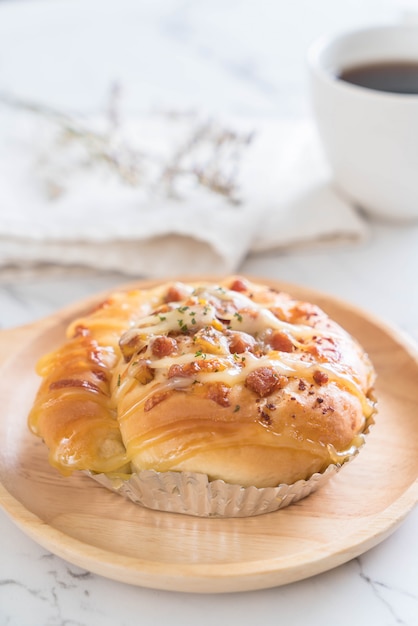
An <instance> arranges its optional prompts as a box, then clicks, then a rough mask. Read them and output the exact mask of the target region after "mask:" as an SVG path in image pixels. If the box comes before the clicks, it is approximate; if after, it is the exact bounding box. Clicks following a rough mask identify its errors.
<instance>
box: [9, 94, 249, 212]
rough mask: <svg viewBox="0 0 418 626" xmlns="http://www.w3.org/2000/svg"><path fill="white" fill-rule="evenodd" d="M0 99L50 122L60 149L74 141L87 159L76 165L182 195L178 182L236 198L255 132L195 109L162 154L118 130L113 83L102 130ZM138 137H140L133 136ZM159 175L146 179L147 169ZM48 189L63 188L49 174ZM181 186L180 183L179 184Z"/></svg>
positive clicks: (117, 103)
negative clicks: (238, 129)
mask: <svg viewBox="0 0 418 626" xmlns="http://www.w3.org/2000/svg"><path fill="white" fill-rule="evenodd" d="M0 103H3V104H5V105H8V106H9V107H12V108H14V109H20V110H25V111H28V112H31V113H33V114H36V115H39V116H41V117H43V118H44V119H46V120H48V121H50V122H52V123H54V124H55V125H56V127H57V129H58V131H59V135H58V138H57V140H58V143H57V145H59V146H60V148H61V150H63V149H65V147H69V146H70V145H74V144H75V143H76V144H78V145H79V146H80V147H82V148H83V150H84V155H85V159H84V160H82V162H80V163H79V166H81V167H85V166H86V165H89V166H94V165H96V166H97V165H104V166H106V167H107V168H108V170H109V171H110V172H113V174H116V176H117V177H118V178H119V180H120V181H121V182H123V183H124V184H127V185H130V186H133V187H139V186H142V187H147V188H148V190H152V191H153V192H154V193H157V194H161V193H163V194H164V195H165V196H166V197H169V198H175V199H182V197H184V189H183V192H181V191H180V188H182V182H184V181H185V180H186V181H187V182H188V183H189V185H190V184H191V183H192V184H194V185H196V186H200V187H203V188H205V189H207V190H209V191H210V192H212V193H214V194H217V195H220V196H222V197H223V198H224V199H226V200H227V201H228V202H229V203H231V204H234V205H237V204H239V203H240V201H241V200H240V198H239V194H238V174H239V166H240V160H241V157H242V154H243V150H244V149H245V148H246V147H247V146H248V145H249V144H250V143H251V141H252V139H253V134H252V133H249V134H242V135H241V134H239V133H237V132H235V131H232V130H230V129H228V128H224V127H223V126H222V125H220V124H219V123H217V122H215V121H213V120H209V121H208V120H206V121H202V120H201V119H199V116H197V115H196V114H193V113H188V114H186V116H184V115H183V118H182V119H183V120H184V119H185V118H187V122H188V123H187V137H186V139H185V140H184V141H183V142H181V144H180V146H174V148H172V149H171V150H170V153H169V155H168V156H167V155H166V156H165V157H164V158H163V159H162V158H161V157H158V156H157V155H155V154H152V153H150V152H149V150H148V151H146V150H145V149H140V148H139V147H138V146H137V145H135V147H133V146H132V145H131V144H130V143H128V141H127V140H126V138H125V137H124V136H123V133H122V132H121V129H122V122H121V114H120V87H119V86H118V85H114V86H113V87H112V89H111V91H110V95H109V103H108V107H107V110H106V112H105V115H104V121H105V125H104V129H102V130H100V131H99V130H96V128H95V127H93V126H92V122H91V120H87V119H86V118H83V117H80V116H76V115H70V114H68V113H64V112H62V111H58V110H56V109H53V108H51V107H48V106H45V105H41V104H38V103H34V102H30V101H26V100H22V99H19V98H16V97H14V96H10V95H8V94H2V93H0ZM165 119H166V121H171V123H173V124H175V123H176V119H178V116H176V115H173V114H172V113H171V114H167V113H166V114H165ZM137 139H138V138H137ZM152 168H153V169H154V170H155V169H156V170H157V174H156V176H154V179H153V180H150V175H149V171H150V169H152ZM46 182H47V189H48V195H49V197H51V198H54V197H58V196H59V195H61V194H62V193H64V192H65V189H64V188H63V186H62V185H61V184H60V182H59V181H57V180H54V179H53V178H52V179H51V178H50V177H48V180H47V181H46ZM183 188H184V185H183Z"/></svg>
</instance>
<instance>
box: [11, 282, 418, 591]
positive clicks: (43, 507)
mask: <svg viewBox="0 0 418 626" xmlns="http://www.w3.org/2000/svg"><path fill="white" fill-rule="evenodd" d="M204 278H208V277H204ZM250 278H251V279H252V280H259V281H262V282H264V283H266V284H270V285H272V286H274V287H276V288H279V289H283V290H285V291H288V292H289V293H291V294H292V295H293V296H294V297H296V298H300V299H303V300H309V301H312V302H315V303H316V304H318V305H319V306H321V307H322V308H323V309H324V310H325V311H326V312H327V313H328V314H329V315H331V317H333V318H334V319H335V320H336V321H337V322H339V323H340V324H341V325H343V326H344V327H345V328H346V329H347V330H348V331H349V332H350V333H352V334H353V335H354V336H355V337H356V338H357V339H358V340H359V341H360V343H361V344H362V345H363V346H364V348H365V349H366V350H367V352H368V353H369V355H370V357H371V359H372V361H373V363H374V365H375V367H376V370H377V373H378V381H377V388H376V392H377V396H378V409H379V410H378V415H377V417H376V424H375V426H374V427H373V428H372V430H371V432H370V434H369V436H368V439H367V442H366V445H365V446H364V448H363V449H362V450H361V452H360V454H359V455H358V457H356V458H355V459H354V460H353V461H352V462H351V463H349V464H348V465H347V466H345V467H344V468H343V469H342V470H341V472H340V473H339V474H337V476H336V477H334V478H333V479H332V480H331V481H330V482H329V483H328V484H327V485H326V486H325V487H323V488H322V489H321V490H320V491H318V492H317V493H315V494H313V495H311V496H309V497H308V498H306V499H304V500H302V501H301V502H299V503H296V504H294V505H292V506H290V507H288V508H286V509H283V510H280V511H277V512H275V513H269V514H266V515H261V516H257V517H251V518H246V519H202V518H195V517H191V516H185V515H178V514H171V513H161V512H157V511H151V510H147V509H144V508H141V507H139V506H137V505H135V504H133V503H131V502H128V501H125V500H124V499H122V498H121V497H120V496H118V495H116V494H113V493H111V492H109V491H107V490H106V489H104V488H103V487H101V486H100V485H98V484H96V483H95V482H94V481H92V480H91V479H89V478H88V477H86V476H83V475H73V476H71V477H69V478H68V477H62V476H61V475H60V474H58V473H57V472H56V470H54V469H53V468H51V467H50V466H49V464H48V461H47V450H46V448H45V446H44V444H43V443H42V441H40V440H39V439H37V438H36V437H34V436H33V435H32V434H31V433H30V432H29V430H28V428H27V415H28V412H29V409H30V406H31V404H32V401H33V398H34V394H35V392H36V389H37V387H38V385H39V380H38V378H37V376H36V374H35V372H34V367H35V363H36V361H37V359H38V358H39V357H40V356H41V355H42V354H44V353H45V352H47V351H49V350H51V349H53V348H55V347H56V346H57V345H58V344H59V343H60V342H62V341H63V339H64V332H65V328H66V326H67V324H68V322H69V320H71V319H72V318H73V317H74V316H75V315H78V314H80V313H81V312H84V311H85V310H88V309H89V307H90V306H92V305H93V304H94V303H95V302H97V301H99V300H100V299H102V298H103V297H105V295H106V294H99V295H98V296H97V295H96V296H94V297H92V298H90V299H87V300H85V301H83V302H81V303H76V304H74V305H72V306H70V307H67V308H66V309H64V310H62V311H59V312H57V313H56V314H54V315H51V316H50V317H48V318H47V319H42V320H39V321H37V322H36V323H34V324H32V325H29V326H25V327H21V328H16V329H11V330H7V331H2V332H1V333H0V398H1V405H0V406H1V408H0V440H1V442H2V445H1V446H0V504H1V505H2V506H3V508H4V509H5V510H6V512H7V513H8V514H9V515H10V517H11V518H12V519H13V520H14V521H15V523H16V524H17V525H18V526H19V527H20V528H21V529H22V530H23V531H24V532H25V533H26V534H28V535H29V536H30V537H32V538H33V539H34V540H35V541H36V542H38V543H39V544H40V545H42V546H43V547H45V548H46V549H48V550H50V551H51V552H53V553H55V554H57V555H59V556H60V557H62V558H64V559H66V560H67V561H69V562H71V563H74V564H76V565H78V566H80V567H83V568H85V569H87V570H90V571H92V572H95V573H97V574H100V575H103V576H106V577H109V578H112V579H115V580H119V581H123V582H127V583H130V584H134V585H141V586H145V587H152V588H158V589H169V590H176V591H188V592H201V593H215V592H233V591H244V590H250V589H260V588H266V587H273V586H277V585H282V584H285V583H290V582H293V581H296V580H301V579H303V578H307V577H309V576H312V575H314V574H317V573H319V572H322V571H326V570H328V569H331V568H333V567H336V566H338V565H340V564H342V563H344V562H347V561H348V560H350V559H352V558H354V557H356V556H358V555H359V554H361V553H363V552H364V551H366V550H368V549H369V548H371V547H373V546H375V545H376V544H378V543H379V542H380V541H382V540H383V539H385V537H387V536H388V535H389V534H390V533H391V532H392V531H394V530H395V529H396V528H397V527H398V526H399V524H400V523H401V522H402V520H403V519H404V518H405V516H406V515H407V514H408V512H409V511H411V509H412V508H413V507H414V506H415V505H416V503H417V501H418V455H417V450H418V418H417V416H418V384H417V382H418V357H417V352H416V348H415V347H414V346H413V345H412V343H411V342H410V340H409V339H408V338H406V337H403V335H402V334H401V333H400V332H399V331H397V330H395V329H394V328H392V327H391V326H390V325H388V324H386V323H384V322H382V321H380V320H378V319H376V318H374V317H373V316H371V315H369V314H367V313H365V312H364V311H361V310H359V309H357V308H355V307H352V306H350V305H349V304H347V303H345V302H341V301H338V300H335V299H334V298H332V297H330V296H328V295H326V294H321V293H317V292H314V291H311V290H308V289H305V288H303V287H299V286H296V285H289V284H283V283H279V282H275V281H272V280H265V279H260V278H258V277H256V278H254V277H250ZM186 279H187V278H186ZM193 280H194V281H196V277H194V278H193ZM155 282H156V281H146V282H145V281H144V282H141V283H136V284H137V285H138V284H139V285H140V286H150V285H152V284H155ZM123 287H125V286H123ZM129 287H132V284H130V285H129Z"/></svg>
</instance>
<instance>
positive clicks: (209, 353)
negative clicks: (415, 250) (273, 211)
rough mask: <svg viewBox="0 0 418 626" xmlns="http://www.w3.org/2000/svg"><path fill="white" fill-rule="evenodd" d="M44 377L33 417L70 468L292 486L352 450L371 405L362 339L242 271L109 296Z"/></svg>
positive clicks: (56, 458) (78, 326)
mask: <svg viewBox="0 0 418 626" xmlns="http://www.w3.org/2000/svg"><path fill="white" fill-rule="evenodd" d="M92 346H94V349H93V348H92ZM92 355H94V356H92ZM58 363H59V367H58V369H56V366H57V364H58ZM40 373H41V375H42V376H44V382H43V384H42V386H41V388H40V391H39V394H38V397H37V399H36V401H35V405H34V408H33V411H32V413H31V416H30V418H29V422H30V426H31V428H32V430H34V432H36V433H37V434H38V435H40V436H41V437H43V438H44V440H45V442H46V443H47V445H48V447H49V449H50V459H51V462H52V463H53V464H54V465H56V466H57V467H59V468H60V469H61V470H64V471H71V470H73V469H90V470H93V471H96V472H114V471H126V464H127V463H128V464H129V463H131V468H132V470H133V471H139V470H141V469H155V470H157V471H168V470H174V471H192V472H199V473H205V474H208V476H209V477H210V478H211V479H215V478H221V479H223V480H225V481H227V482H232V483H237V484H240V485H243V486H249V485H255V486H257V487H264V486H276V485H278V484H279V483H281V482H285V483H293V482H295V481H296V480H299V479H304V478H309V476H311V475H312V474H313V473H314V472H321V471H323V470H325V469H326V467H327V466H328V465H329V464H330V463H339V462H343V461H344V460H346V459H347V458H348V457H350V456H351V455H352V453H353V450H355V449H357V448H358V446H359V445H360V444H361V441H362V437H361V435H362V433H363V431H364V430H365V429H366V428H367V426H368V424H369V423H370V420H371V418H372V415H373V412H374V403H373V397H372V389H373V383H374V371H373V367H372V365H371V363H370V361H369V359H368V357H367V355H366V354H365V353H364V351H363V350H362V348H361V347H360V346H359V345H358V344H357V342H356V341H355V340H354V339H352V338H351V337H350V336H349V335H348V334H347V333H346V332H345V331H344V330H343V329H341V328H340V327H339V326H338V325H337V324H336V323H335V322H333V321H332V320H330V319H329V318H328V316H327V315H326V314H325V313H324V312H323V311H321V310H320V309H318V307H316V306H315V305H312V304H309V303H304V302H299V301H295V300H293V299H292V298H291V297H290V296H288V295H287V294H283V293H278V292H276V291H275V290H273V289H271V288H269V287H265V286H263V285H258V284H254V283H251V282H249V281H248V280H246V279H244V278H240V277H228V278H226V279H225V280H223V281H221V282H219V283H217V284H212V283H203V284H202V283H194V284H177V283H170V284H165V285H161V286H159V287H157V288H154V289H152V290H148V291H146V290H145V291H142V290H137V291H131V292H126V293H120V294H115V295H114V296H113V298H111V299H110V300H109V301H108V302H107V303H106V304H105V305H104V306H103V307H102V308H101V309H99V310H98V311H95V312H94V313H93V314H92V315H90V316H86V317H85V318H83V319H82V320H77V321H75V322H74V323H73V324H72V326H71V328H70V329H69V339H68V341H67V343H66V344H65V345H64V347H63V348H62V349H61V350H60V351H57V353H54V354H53V355H49V356H47V357H46V358H45V359H44V360H43V365H42V367H41V369H40ZM70 431H71V437H69V433H70ZM63 442H65V445H63ZM71 446H73V449H71ZM83 446H84V447H83Z"/></svg>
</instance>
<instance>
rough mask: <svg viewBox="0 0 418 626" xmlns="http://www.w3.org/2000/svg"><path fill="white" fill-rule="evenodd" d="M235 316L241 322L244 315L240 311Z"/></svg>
mask: <svg viewBox="0 0 418 626" xmlns="http://www.w3.org/2000/svg"><path fill="white" fill-rule="evenodd" d="M234 317H236V318H237V320H238V321H239V322H242V315H241V313H238V311H236V312H235V313H234Z"/></svg>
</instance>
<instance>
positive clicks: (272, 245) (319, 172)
mask: <svg viewBox="0 0 418 626" xmlns="http://www.w3.org/2000/svg"><path fill="white" fill-rule="evenodd" d="M191 119H193V120H194V122H193V123H194V124H195V123H196V118H194V117H193V116H192V117H189V116H187V115H184V116H181V115H180V116H167V115H162V114H153V115H150V116H148V117H144V118H142V119H140V120H129V122H128V123H127V124H125V126H124V131H123V132H122V133H121V132H119V135H118V137H119V140H120V138H121V137H122V140H123V141H127V142H128V143H129V145H130V146H133V147H134V148H135V150H136V151H139V152H140V153H141V154H145V157H144V159H145V160H144V163H145V166H143V165H141V163H140V167H139V171H141V170H144V172H143V173H142V176H143V180H142V182H141V181H140V182H139V183H138V184H135V185H133V186H129V185H127V184H126V183H124V182H123V181H122V180H121V179H120V177H119V176H118V175H116V174H114V173H113V170H112V167H111V166H109V165H108V164H107V163H103V162H100V161H98V162H97V163H98V164H97V165H96V164H95V163H96V161H94V162H93V163H92V162H91V160H89V158H87V156H86V151H85V149H84V147H83V145H81V144H80V141H79V140H78V139H77V138H76V139H74V137H73V138H72V139H70V140H68V139H67V140H66V141H65V140H63V138H62V136H61V134H59V133H58V130H57V125H56V124H55V122H53V121H50V120H48V119H45V118H44V117H42V116H39V115H36V114H34V113H32V112H27V111H20V110H19V111H14V110H10V109H8V108H7V107H5V106H0V168H1V169H0V179H1V180H0V267H2V266H3V267H5V266H10V265H15V266H19V267H22V268H28V267H31V266H32V265H37V264H39V263H54V264H59V265H62V266H72V265H85V266H88V267H91V268H97V269H102V270H115V271H121V272H123V273H125V274H128V275H129V274H130V275H135V276H149V277H158V276H163V275H174V274H191V273H204V272H211V273H228V272H234V271H236V270H238V269H239V266H240V264H241V262H242V261H243V259H244V258H245V257H246V256H247V255H248V254H251V253H257V252H262V251H265V250H274V249H278V248H282V247H291V246H294V245H300V244H304V243H312V242H324V241H333V240H337V241H339V240H341V239H349V240H353V239H354V240H355V239H359V238H362V237H364V236H365V234H366V227H365V224H364V223H363V221H362V220H361V218H360V217H359V216H358V215H357V213H356V211H355V210H354V209H353V208H352V207H351V206H350V205H349V204H348V203H347V202H346V201H345V200H344V199H343V198H342V197H340V196H339V195H337V193H336V192H335V191H334V190H333V189H332V186H331V184H330V182H329V173H328V170H327V167H326V165H325V163H324V160H323V157H322V154H321V151H320V148H319V144H318V140H317V137H316V133H315V130H314V128H313V125H312V124H311V122H310V121H309V120H304V121H299V122H288V121H262V122H259V121H248V120H247V121H245V122H243V121H242V120H241V121H239V122H238V121H233V122H231V124H232V128H237V129H238V131H237V132H238V133H241V135H242V136H248V134H249V133H250V132H253V133H254V134H253V139H252V141H251V142H250V143H249V144H248V145H244V146H241V147H240V148H239V150H238V157H237V156H236V155H235V157H236V158H235V157H234V154H233V147H232V148H230V154H229V156H228V158H227V159H225V164H224V166H225V167H226V168H227V169H228V168H229V170H228V171H229V172H230V174H231V176H232V175H233V174H234V171H233V167H236V169H237V172H238V173H237V176H236V183H237V192H238V194H239V197H240V199H241V203H240V204H237V205H235V204H231V203H230V202H228V201H227V200H226V199H225V197H224V196H221V195H219V194H217V193H214V192H213V191H211V190H207V189H206V188H204V187H202V186H201V185H197V184H196V181H195V179H193V177H189V178H188V177H187V175H186V176H184V177H182V178H181V179H180V182H179V185H178V186H177V188H176V192H177V193H178V195H179V196H180V198H175V199H173V198H171V197H167V196H166V195H165V194H164V193H162V191H161V188H160V187H159V186H158V184H156V181H157V179H158V176H159V173H160V172H161V163H164V162H166V161H167V158H168V155H170V154H173V152H175V150H178V146H181V145H183V144H184V141H185V137H187V133H189V134H190V124H191V122H190V120H191ZM93 128H95V129H96V126H95V125H94V123H93ZM98 128H101V127H100V124H99V123H98ZM228 128H229V127H228ZM241 135H240V136H241ZM182 142H183V143H182ZM122 145H125V144H122ZM119 148H120V144H118V145H117V146H116V148H115V149H119ZM205 150H206V151H207V150H208V146H207V145H204V146H203V147H201V148H199V146H198V147H197V149H196V150H195V151H194V153H193V155H192V157H190V159H189V161H187V157H186V159H185V160H184V161H183V163H186V165H187V164H188V165H192V164H193V163H192V161H193V159H197V160H198V162H199V164H200V166H201V165H202V163H205V159H206V160H207V159H208V153H207V152H206V153H205ZM234 158H235V161H234ZM220 161H221V157H220ZM80 163H81V164H82V165H81V166H80ZM234 163H235V165H234ZM237 164H238V165H237Z"/></svg>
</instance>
